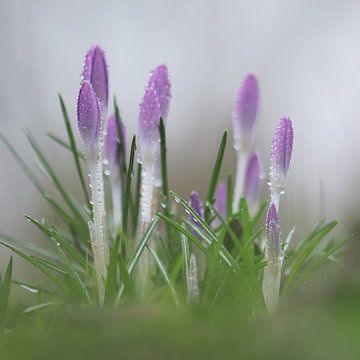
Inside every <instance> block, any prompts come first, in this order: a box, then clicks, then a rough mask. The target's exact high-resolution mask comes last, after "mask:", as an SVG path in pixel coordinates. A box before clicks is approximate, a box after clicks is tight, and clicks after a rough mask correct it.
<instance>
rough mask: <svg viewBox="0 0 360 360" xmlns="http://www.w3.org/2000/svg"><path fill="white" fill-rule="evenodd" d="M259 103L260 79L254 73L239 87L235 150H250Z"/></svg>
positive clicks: (235, 112)
mask: <svg viewBox="0 0 360 360" xmlns="http://www.w3.org/2000/svg"><path fill="white" fill-rule="evenodd" d="M258 105H259V87H258V81H257V79H256V77H255V76H254V75H252V74H249V75H247V76H246V77H245V79H244V80H243V83H242V84H241V86H240V87H239V90H238V92H237V95H236V99H235V104H234V111H233V131H234V148H235V150H242V151H248V150H249V149H250V147H251V144H252V137H253V128H254V124H255V120H256V115H257V112H258Z"/></svg>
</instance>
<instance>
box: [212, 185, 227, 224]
mask: <svg viewBox="0 0 360 360" xmlns="http://www.w3.org/2000/svg"><path fill="white" fill-rule="evenodd" d="M214 206H215V209H216V210H217V212H218V213H219V214H220V215H221V217H222V218H223V219H225V218H226V212H227V185H226V183H225V182H224V181H222V182H220V183H219V184H218V186H217V189H216V201H215V205H214Z"/></svg>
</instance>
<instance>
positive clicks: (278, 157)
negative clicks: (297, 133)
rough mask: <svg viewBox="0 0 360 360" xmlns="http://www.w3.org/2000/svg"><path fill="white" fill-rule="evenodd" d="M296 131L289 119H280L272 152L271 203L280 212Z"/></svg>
mask: <svg viewBox="0 0 360 360" xmlns="http://www.w3.org/2000/svg"><path fill="white" fill-rule="evenodd" d="M293 140H294V131H293V127H292V123H291V120H290V119H289V118H288V117H284V118H282V119H280V122H279V124H278V126H277V127H276V130H275V134H274V137H273V140H272V145H271V151H270V182H269V185H270V192H271V202H272V203H273V204H275V206H276V209H277V211H279V202H280V196H281V195H282V194H284V193H285V185H286V178H287V173H288V170H289V166H290V160H291V154H292V149H293Z"/></svg>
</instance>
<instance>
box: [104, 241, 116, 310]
mask: <svg viewBox="0 0 360 360" xmlns="http://www.w3.org/2000/svg"><path fill="white" fill-rule="evenodd" d="M119 246H120V238H119V237H118V238H117V239H116V240H115V243H114V246H113V247H112V249H111V251H110V260H109V265H108V272H107V276H106V281H105V299H104V305H105V306H109V305H112V304H113V302H114V300H115V297H116V290H117V269H118V255H119Z"/></svg>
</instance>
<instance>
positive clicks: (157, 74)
mask: <svg viewBox="0 0 360 360" xmlns="http://www.w3.org/2000/svg"><path fill="white" fill-rule="evenodd" d="M148 87H149V88H153V89H154V90H155V92H156V95H157V98H158V101H159V107H160V109H159V110H160V116H161V117H162V118H163V120H164V121H166V119H167V117H168V114H169V106H170V99H171V83H170V79H169V72H168V68H167V67H166V65H159V66H158V67H157V68H156V69H155V70H153V71H152V72H151V74H150V78H149V82H148Z"/></svg>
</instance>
